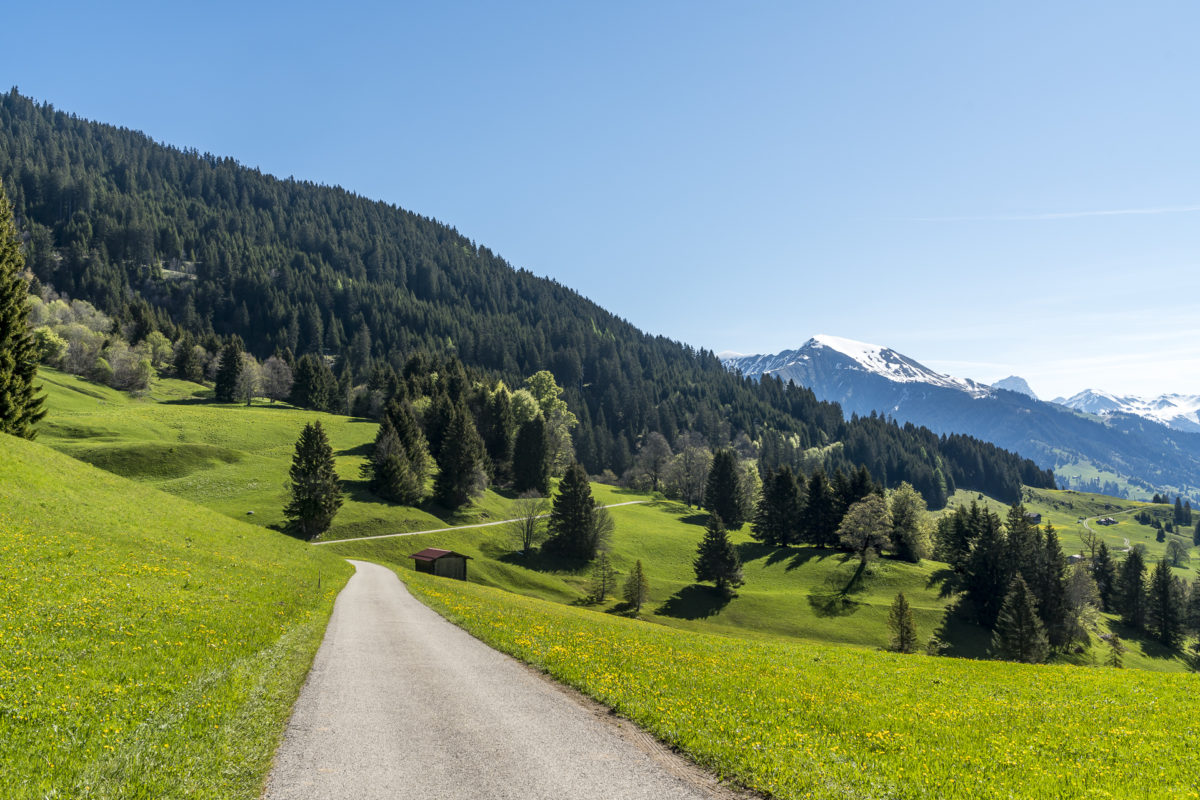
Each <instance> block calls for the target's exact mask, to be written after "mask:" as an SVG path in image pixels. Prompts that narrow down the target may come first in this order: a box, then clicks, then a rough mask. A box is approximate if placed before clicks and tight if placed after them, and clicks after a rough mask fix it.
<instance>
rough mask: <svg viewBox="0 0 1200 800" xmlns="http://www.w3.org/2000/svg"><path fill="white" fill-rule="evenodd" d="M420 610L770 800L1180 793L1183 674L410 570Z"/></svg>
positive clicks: (1183, 787) (1187, 773)
mask: <svg viewBox="0 0 1200 800" xmlns="http://www.w3.org/2000/svg"><path fill="white" fill-rule="evenodd" d="M401 574H402V577H403V578H404V580H405V581H406V582H407V583H408V586H409V588H410V590H412V591H413V592H414V593H415V594H416V595H417V596H418V597H419V598H421V599H422V600H424V601H425V602H426V603H428V604H429V605H431V606H432V607H433V608H435V609H436V610H438V611H439V612H441V613H443V614H444V615H446V616H447V617H448V618H450V619H451V620H453V621H455V622H457V623H458V624H460V625H462V626H463V627H464V628H466V629H467V630H468V631H470V632H471V633H472V634H474V635H475V636H478V637H479V638H480V639H482V640H483V641H485V642H487V643H488V644H490V645H492V646H493V647H496V648H498V649H500V650H503V651H504V652H507V653H510V654H512V655H514V656H515V657H517V658H519V659H521V660H522V661H525V662H527V663H530V664H532V665H534V666H536V667H538V668H540V669H542V670H545V671H546V672H548V673H550V674H551V675H553V676H554V677H555V678H557V679H559V680H561V681H564V682H565V683H568V684H570V685H572V686H574V687H576V688H578V689H580V690H582V691H584V692H585V693H587V694H589V695H591V696H592V697H594V698H596V699H597V700H599V701H601V702H603V703H605V704H607V705H609V706H611V707H612V708H614V709H616V710H617V711H618V712H620V713H621V714H623V715H625V716H627V717H629V718H630V719H632V720H633V721H635V722H636V723H638V724H639V725H641V726H642V727H644V728H646V729H647V730H649V731H651V732H652V733H654V734H655V735H656V736H658V737H659V738H661V739H662V740H664V741H665V742H667V743H668V744H671V745H673V746H677V747H679V748H680V749H681V750H683V751H684V752H686V753H688V754H689V755H690V756H692V757H693V758H694V759H696V760H697V761H698V762H699V763H701V764H703V765H705V766H707V767H709V768H711V769H713V770H714V771H715V772H716V773H717V774H719V775H720V776H722V777H724V778H727V779H732V780H735V781H737V782H740V783H742V784H744V785H746V786H749V787H751V788H754V789H757V790H759V791H763V792H766V793H768V794H770V795H772V796H776V797H780V798H831V799H832V798H837V799H838V800H841V798H913V799H914V800H915V799H916V798H947V799H950V798H963V799H964V800H968V799H969V800H975V799H976V798H1042V797H1046V798H1049V797H1056V798H1075V797H1080V798H1082V797H1089V798H1134V797H1136V798H1196V797H1200V794H1198V793H1197V789H1196V785H1197V784H1196V777H1195V776H1196V775H1197V774H1198V771H1200V753H1198V752H1197V750H1196V748H1194V747H1191V746H1189V744H1188V743H1190V742H1192V741H1194V739H1195V737H1196V735H1197V733H1198V732H1200V723H1198V722H1197V712H1198V711H1200V703H1198V702H1197V699H1196V693H1197V690H1200V679H1197V677H1196V676H1194V675H1164V674H1156V673H1149V672H1140V671H1131V670H1124V671H1118V670H1111V669H1084V668H1078V667H1063V666H1060V667H1054V666H1026V665H1017V664H1009V663H1001V662H981V661H969V660H964V659H948V658H933V657H927V656H901V655H895V654H891V653H884V652H871V651H867V650H862V649H857V648H845V647H830V646H824V645H820V644H813V643H805V642H786V641H778V640H777V641H747V640H744V639H738V638H732V637H725V636H715V635H706V634H701V633H694V632H689V631H678V630H672V629H669V628H664V627H662V626H657V625H648V624H646V623H644V622H639V621H633V620H627V619H623V618H619V617H613V616H611V615H607V614H600V613H596V612H593V611H588V610H583V609H577V608H569V607H566V606H562V605H557V604H553V603H547V602H544V601H540V600H536V599H531V598H527V597H519V596H516V595H513V594H510V593H506V592H503V591H499V590H496V589H492V588H489V587H483V586H476V585H472V584H466V583H460V582H455V581H450V580H446V579H437V578H433V577H431V576H426V575H421V574H419V573H414V572H407V571H405V572H402V573H401Z"/></svg>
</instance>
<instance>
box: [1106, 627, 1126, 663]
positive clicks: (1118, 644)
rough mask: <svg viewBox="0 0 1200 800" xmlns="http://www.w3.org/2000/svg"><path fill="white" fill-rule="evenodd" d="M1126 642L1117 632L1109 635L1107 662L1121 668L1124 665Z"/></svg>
mask: <svg viewBox="0 0 1200 800" xmlns="http://www.w3.org/2000/svg"><path fill="white" fill-rule="evenodd" d="M1124 655H1125V644H1124V643H1123V642H1122V641H1121V637H1120V636H1118V635H1117V634H1115V633H1110V634H1109V635H1108V659H1107V660H1106V661H1105V663H1106V664H1108V666H1110V667H1114V668H1115V669H1121V667H1122V666H1124V658H1123V656H1124Z"/></svg>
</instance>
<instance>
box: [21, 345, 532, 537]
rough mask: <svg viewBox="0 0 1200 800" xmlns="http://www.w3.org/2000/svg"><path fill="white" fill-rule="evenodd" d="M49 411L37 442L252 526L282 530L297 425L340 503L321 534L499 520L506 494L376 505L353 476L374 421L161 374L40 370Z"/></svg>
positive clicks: (366, 533)
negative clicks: (327, 469)
mask: <svg viewBox="0 0 1200 800" xmlns="http://www.w3.org/2000/svg"><path fill="white" fill-rule="evenodd" d="M38 375H39V381H40V382H41V383H42V384H43V385H44V386H45V388H46V394H47V398H48V399H47V405H48V407H49V408H50V414H49V415H48V416H47V417H46V420H45V421H44V422H43V423H42V425H41V426H40V431H41V432H40V433H39V434H38V441H39V442H41V443H43V444H47V445H49V446H51V447H53V448H55V449H56V450H59V451H61V452H63V453H66V454H67V455H69V456H71V457H73V458H78V459H80V460H82V461H86V462H88V463H90V464H94V465H95V466H98V467H100V468H101V469H106V470H109V471H111V472H115V473H117V474H118V475H123V476H125V477H128V478H132V479H134V480H137V481H141V482H144V483H148V484H150V485H151V486H154V487H155V488H157V489H162V490H163V491H165V492H170V493H171V494H174V495H177V496H179V497H183V498H186V499H188V500H191V501H193V502H195V503H199V504H200V505H203V506H206V507H208V508H211V509H212V510H214V511H219V512H220V513H222V514H226V515H228V516H231V517H236V518H239V519H246V520H247V521H250V522H254V523H255V524H257V525H262V526H267V527H282V526H283V524H284V522H285V519H284V516H283V506H284V504H285V503H286V493H287V489H286V484H287V479H288V468H289V467H290V466H291V458H292V453H293V450H294V448H295V444H296V439H297V438H299V436H300V431H301V430H302V429H303V428H304V426H305V424H307V423H309V422H311V421H313V420H319V421H320V422H321V425H322V426H323V427H324V428H325V431H326V433H327V434H328V436H329V441H330V444H331V445H332V446H333V449H334V453H335V456H336V461H337V471H338V475H339V476H340V477H341V478H342V482H343V486H344V488H345V490H346V501H345V504H344V505H343V506H342V508H341V510H340V511H339V512H338V515H337V518H336V519H335V521H334V525H333V528H332V529H331V530H330V531H329V532H328V533H327V534H326V535H325V537H324V538H327V539H342V538H351V537H358V536H373V535H377V534H380V533H394V532H396V531H413V530H428V529H432V528H441V527H445V526H447V525H463V524H470V523H475V522H485V521H487V520H489V519H504V518H506V517H505V513H506V512H507V510H508V505H509V503H510V501H509V500H507V499H505V498H503V497H501V496H500V495H498V494H496V493H494V492H490V491H489V492H487V493H486V494H485V495H484V496H483V497H482V498H480V500H479V501H478V502H476V503H475V504H474V505H473V506H472V507H471V508H469V509H467V510H466V511H464V512H461V513H459V514H457V515H452V516H451V515H447V514H446V513H445V512H443V511H441V510H440V509H437V508H433V507H427V508H411V507H408V506H394V505H391V504H388V503H384V502H381V501H380V500H378V499H377V498H376V497H375V496H374V495H372V494H371V493H370V492H368V491H367V489H366V484H365V482H364V481H362V480H361V478H360V476H359V468H360V467H361V466H362V464H363V462H364V460H365V456H366V453H367V448H368V447H369V446H370V444H371V442H372V441H373V440H374V438H375V431H376V429H377V427H378V426H377V425H376V423H374V422H371V421H369V420H364V419H358V418H354V417H345V416H338V415H334V414H325V413H322V412H318V411H302V410H299V409H295V408H291V407H290V406H286V405H278V404H271V403H268V402H266V401H256V402H255V404H254V405H251V406H245V405H226V404H219V403H215V402H213V401H212V390H210V389H207V388H205V387H203V386H200V385H198V384H194V383H188V382H186V381H178V380H170V379H166V380H159V381H156V382H155V384H154V388H153V390H152V391H151V393H150V394H149V395H147V396H145V397H141V398H136V397H130V396H129V395H128V394H126V393H123V392H118V391H116V390H113V389H109V388H107V387H103V386H98V385H96V384H94V383H91V382H89V381H86V380H83V379H82V378H78V377H76V376H74V375H67V374H65V373H62V372H59V371H56V370H50V369H43V370H41V371H40V372H39V373H38Z"/></svg>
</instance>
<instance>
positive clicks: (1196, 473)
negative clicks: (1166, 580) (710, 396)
mask: <svg viewBox="0 0 1200 800" xmlns="http://www.w3.org/2000/svg"><path fill="white" fill-rule="evenodd" d="M721 360H722V362H723V363H724V364H725V366H726V367H728V368H729V369H733V370H739V371H740V372H741V373H742V374H743V375H746V376H748V377H752V378H761V377H762V376H764V375H766V376H770V377H773V378H778V379H780V380H782V381H783V382H784V383H786V382H788V381H794V382H795V383H796V384H797V385H798V386H805V387H808V388H809V389H811V390H812V392H813V393H814V394H815V395H816V396H817V398H818V399H820V400H828V401H833V402H836V403H838V404H840V405H841V407H842V412H843V413H844V414H846V416H849V415H851V414H858V415H859V416H869V415H870V414H872V413H878V414H881V415H884V416H887V417H891V418H892V419H894V420H896V421H897V422H901V423H904V422H912V423H914V424H917V425H924V426H925V427H927V428H929V429H930V430H932V431H934V432H936V433H940V434H951V433H961V434H968V435H970V436H975V437H977V438H980V439H983V440H986V441H989V442H993V443H995V444H997V445H999V446H1000V447H1003V448H1005V449H1008V450H1012V451H1015V452H1018V453H1020V454H1021V455H1023V456H1026V457H1027V458H1032V459H1033V460H1034V461H1036V462H1037V463H1038V465H1039V466H1041V467H1049V468H1068V467H1069V468H1070V469H1073V470H1075V472H1076V474H1077V475H1082V474H1083V472H1082V471H1081V470H1082V469H1083V467H1082V466H1081V465H1086V467H1087V469H1089V470H1090V469H1092V468H1093V467H1094V468H1096V469H1098V470H1101V471H1105V472H1109V473H1112V474H1115V475H1118V476H1122V477H1125V478H1127V479H1129V480H1130V481H1131V482H1132V483H1133V484H1135V485H1137V486H1140V487H1142V489H1143V490H1144V491H1145V494H1147V495H1148V494H1149V493H1150V491H1153V490H1156V489H1158V488H1160V487H1174V489H1175V490H1181V491H1183V493H1185V494H1187V493H1188V492H1190V491H1192V487H1200V416H1197V412H1198V411H1200V397H1183V396H1179V395H1167V396H1165V397H1162V398H1158V399H1157V400H1154V401H1138V402H1132V400H1133V399H1131V398H1115V397H1113V396H1112V395H1103V394H1102V393H1092V396H1091V398H1083V397H1082V396H1080V395H1077V396H1076V397H1075V398H1071V399H1070V400H1064V401H1061V403H1062V404H1061V405H1060V404H1058V403H1049V402H1045V401H1042V400H1038V399H1037V397H1036V396H1035V395H1034V394H1033V392H1032V390H1030V389H1029V386H1028V384H1026V383H1025V381H1024V380H1022V379H1020V378H1017V377H1015V376H1014V377H1010V378H1006V379H1004V380H1003V381H1000V382H998V383H997V384H996V385H994V386H991V387H989V386H987V385H985V384H982V383H978V382H976V381H972V380H966V379H963V378H957V377H954V376H950V375H943V374H941V373H940V372H936V371H934V370H932V369H930V368H928V367H926V366H924V365H923V364H921V363H920V362H918V361H916V360H915V359H913V358H910V357H908V356H906V355H903V354H901V353H898V352H896V351H895V350H892V349H890V348H887V347H883V346H880V345H872V344H866V343H864V342H857V341H854V340H852V339H843V338H841V337H837V336H825V335H822V336H815V337H813V338H812V339H809V340H808V341H807V342H805V343H804V345H802V346H801V347H799V348H798V349H795V350H787V351H784V352H782V353H777V354H774V355H751V356H743V355H737V354H735V353H726V354H723V355H722V359H721ZM1004 389H1007V390H1008V391H1002V390H1004ZM1077 399H1078V402H1079V405H1075V404H1074V402H1073V401H1076V400H1077ZM1135 409H1136V410H1135ZM1081 411H1083V412H1085V413H1080V412H1081ZM1120 411H1124V412H1126V413H1118V412H1120ZM1189 415H1191V416H1190V418H1189ZM1189 419H1190V420H1191V421H1192V424H1193V427H1190V428H1189V427H1184V425H1185V423H1186V422H1187V421H1188V420H1189ZM1168 420H1170V421H1171V422H1172V423H1173V427H1175V428H1176V429H1175V430H1172V429H1171V428H1169V427H1167V425H1166V424H1165V423H1167V421H1168ZM1181 420H1183V421H1181ZM1193 431H1194V432H1193ZM1068 471H1069V470H1068ZM1196 491H1200V489H1197V490H1196Z"/></svg>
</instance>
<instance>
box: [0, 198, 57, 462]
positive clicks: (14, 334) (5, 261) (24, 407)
mask: <svg viewBox="0 0 1200 800" xmlns="http://www.w3.org/2000/svg"><path fill="white" fill-rule="evenodd" d="M24 271H25V258H24V256H22V255H21V238H20V236H19V235H18V233H17V226H16V224H15V223H14V221H13V212H12V206H11V205H9V202H8V196H7V195H6V194H5V193H4V185H3V184H2V183H0V433H7V434H10V435H12V436H20V437H22V438H24V439H32V438H34V437H35V436H36V435H37V431H36V430H34V425H36V424H37V423H38V422H40V421H41V420H42V418H43V417H45V416H46V411H45V409H43V408H42V402H43V401H44V399H45V398H44V397H39V396H38V394H37V393H38V391H39V389H40V388H41V387H40V386H35V385H34V381H35V380H37V366H38V354H37V347H36V346H35V344H34V340H33V336H32V335H31V334H30V333H29V325H28V322H27V320H28V318H29V299H28V298H29V284H28V283H27V282H26V280H25V278H24V275H23V273H24Z"/></svg>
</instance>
